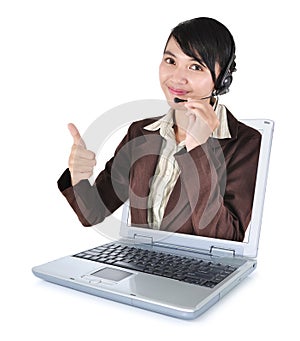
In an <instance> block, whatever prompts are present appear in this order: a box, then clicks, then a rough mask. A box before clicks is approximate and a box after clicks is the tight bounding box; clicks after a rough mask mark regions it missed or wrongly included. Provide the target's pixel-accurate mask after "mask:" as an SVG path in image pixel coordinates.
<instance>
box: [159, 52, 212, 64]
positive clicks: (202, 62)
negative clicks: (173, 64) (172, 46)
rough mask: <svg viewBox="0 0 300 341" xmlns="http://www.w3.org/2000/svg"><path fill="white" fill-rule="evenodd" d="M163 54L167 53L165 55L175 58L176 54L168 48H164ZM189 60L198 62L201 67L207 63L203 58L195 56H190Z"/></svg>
mask: <svg viewBox="0 0 300 341" xmlns="http://www.w3.org/2000/svg"><path fill="white" fill-rule="evenodd" d="M164 54H167V55H169V56H172V57H174V58H177V57H176V55H175V54H174V53H173V52H171V51H169V50H165V51H164ZM190 60H191V61H194V62H197V63H199V64H200V65H202V66H203V67H205V68H207V65H206V64H205V63H204V61H203V59H200V58H195V57H190Z"/></svg>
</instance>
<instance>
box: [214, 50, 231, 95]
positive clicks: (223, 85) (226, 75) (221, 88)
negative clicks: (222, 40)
mask: <svg viewBox="0 0 300 341" xmlns="http://www.w3.org/2000/svg"><path fill="white" fill-rule="evenodd" d="M234 51H235V49H234V48H233V49H232V52H231V56H230V59H229V62H228V64H227V66H226V68H225V69H224V71H223V72H222V73H221V74H220V75H219V77H218V79H217V81H216V84H215V89H214V91H213V93H212V95H213V96H219V95H224V94H226V93H227V92H228V91H229V87H230V85H231V83H232V73H233V72H235V71H236V63H235V52H234Z"/></svg>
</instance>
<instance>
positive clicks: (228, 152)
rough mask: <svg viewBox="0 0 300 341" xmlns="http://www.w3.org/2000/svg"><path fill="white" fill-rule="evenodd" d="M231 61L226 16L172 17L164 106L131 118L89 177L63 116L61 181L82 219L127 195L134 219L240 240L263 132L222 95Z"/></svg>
mask: <svg viewBox="0 0 300 341" xmlns="http://www.w3.org/2000/svg"><path fill="white" fill-rule="evenodd" d="M233 71H235V44H234V40H233V37H232V35H231V33H230V32H229V31H228V29H227V28H226V27H225V26H224V25H222V24H221V23H219V22H218V21H216V20H214V19H211V18H204V17H200V18H195V19H192V20H189V21H185V22H183V23H180V24H179V25H178V26H176V27H175V28H174V29H173V30H172V32H171V34H170V36H169V38H168V40H167V43H166V46H165V49H164V54H163V58H162V61H161V64H160V68H159V76H160V85H161V88H162V90H163V92H164V94H165V97H166V99H167V101H168V103H169V105H170V110H169V112H168V113H167V114H166V115H164V116H162V117H158V118H148V119H144V120H141V121H138V122H134V123H133V124H132V125H131V126H130V127H129V129H128V132H127V134H126V136H125V137H124V139H123V140H122V142H121V143H120V145H119V146H118V148H117V150H116V152H115V154H114V157H113V158H112V159H111V160H110V161H108V162H107V164H106V166H105V169H104V170H103V171H102V172H100V174H99V175H98V177H97V178H96V180H95V183H94V184H93V186H91V185H90V183H89V181H88V180H87V179H88V178H89V177H90V176H91V175H92V172H93V167H94V166H95V164H96V160H95V154H94V153H93V152H91V151H88V150H87V149H86V147H85V145H84V142H83V141H82V139H81V137H80V134H79V132H78V130H77V128H76V127H75V126H74V125H73V124H70V125H69V130H70V132H71V134H72V136H73V139H74V144H73V147H72V151H71V154H70V158H69V168H68V169H67V170H66V171H65V172H64V174H63V175H62V176H61V178H60V179H59V181H58V186H59V188H60V190H61V191H62V193H63V195H64V196H65V197H66V199H67V200H68V202H69V203H70V205H71V206H72V208H73V209H74V211H75V212H76V214H77V215H78V218H79V219H80V221H81V222H82V224H83V225H84V226H90V225H94V224H97V223H99V222H101V221H103V219H105V217H106V216H108V215H109V214H111V213H112V212H113V211H115V210H116V209H117V208H118V207H119V206H120V205H122V203H124V202H125V201H126V200H128V199H129V202H130V209H131V222H132V224H133V225H136V226H141V227H147V228H153V229H161V230H167V231H176V232H179V233H189V234H196V235H201V236H207V237H214V238H223V239H231V240H236V241H242V240H243V238H244V234H245V231H246V229H247V226H248V224H249V222H250V218H251V210H252V201H253V195H254V187H255V178H256V170H257V162H258V156H259V147H260V140H261V139H260V134H259V133H258V132H257V131H256V130H254V129H252V128H250V127H247V126H246V125H244V124H242V123H240V122H238V121H237V120H236V119H235V118H234V116H233V115H232V114H231V113H230V112H229V110H228V109H227V108H226V107H225V106H223V105H221V104H219V103H218V95H221V94H223V93H226V92H227V91H228V89H229V86H230V84H231V81H232V72H233ZM158 114H159V113H158Z"/></svg>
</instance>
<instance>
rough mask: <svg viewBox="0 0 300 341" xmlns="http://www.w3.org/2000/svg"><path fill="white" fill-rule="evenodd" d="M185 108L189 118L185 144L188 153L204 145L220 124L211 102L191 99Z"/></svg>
mask: <svg viewBox="0 0 300 341" xmlns="http://www.w3.org/2000/svg"><path fill="white" fill-rule="evenodd" d="M185 107H186V108H187V109H188V111H187V112H186V115H187V116H188V118H189V123H188V127H187V131H186V139H185V143H186V148H187V151H190V150H192V149H194V148H196V147H197V146H200V145H202V144H204V143H205V142H206V141H207V140H208V138H209V136H210V135H211V133H212V132H213V131H214V130H215V129H216V128H217V127H218V126H219V124H220V122H219V120H218V118H217V115H216V113H215V112H214V110H213V107H212V106H211V105H210V104H209V102H206V101H193V100H190V99H189V100H188V101H187V102H186V103H185Z"/></svg>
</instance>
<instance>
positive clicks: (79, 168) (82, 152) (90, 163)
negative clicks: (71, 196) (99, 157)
mask: <svg viewBox="0 0 300 341" xmlns="http://www.w3.org/2000/svg"><path fill="white" fill-rule="evenodd" d="M68 129H69V131H70V133H71V135H72V137H73V146H72V149H71V153H70V157H69V170H70V173H71V179H72V186H75V185H76V184H77V183H78V182H79V181H81V180H84V179H88V178H89V177H91V176H92V175H93V168H94V167H95V165H96V155H95V153H93V152H92V151H90V150H87V149H86V145H85V143H84V141H83V139H82V138H81V136H80V133H79V131H78V129H77V128H76V126H75V125H74V124H73V123H69V124H68Z"/></svg>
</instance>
